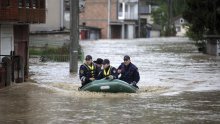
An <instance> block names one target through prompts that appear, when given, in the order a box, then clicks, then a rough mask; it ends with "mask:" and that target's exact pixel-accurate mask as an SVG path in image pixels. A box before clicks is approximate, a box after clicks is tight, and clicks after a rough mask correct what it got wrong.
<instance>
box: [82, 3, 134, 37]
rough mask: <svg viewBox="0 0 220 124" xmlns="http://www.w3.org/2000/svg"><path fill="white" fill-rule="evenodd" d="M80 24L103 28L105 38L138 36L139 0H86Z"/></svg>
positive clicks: (102, 34)
mask: <svg viewBox="0 0 220 124" xmlns="http://www.w3.org/2000/svg"><path fill="white" fill-rule="evenodd" d="M80 25H84V26H88V27H96V28H99V29H101V38H103V39H106V38H112V39H116V38H117V39H121V38H122V39H124V38H128V39H132V38H136V36H137V34H136V32H137V31H136V30H137V26H138V0H86V1H85V7H84V11H82V12H81V13H80ZM87 32H90V30H88V31H87Z"/></svg>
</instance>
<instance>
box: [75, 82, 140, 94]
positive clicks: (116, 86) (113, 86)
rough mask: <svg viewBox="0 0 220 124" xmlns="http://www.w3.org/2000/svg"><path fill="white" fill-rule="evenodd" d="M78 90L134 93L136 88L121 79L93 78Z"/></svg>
mask: <svg viewBox="0 0 220 124" xmlns="http://www.w3.org/2000/svg"><path fill="white" fill-rule="evenodd" d="M79 91H90V92H109V93H136V91H137V88H136V87H134V86H132V85H129V84H128V83H126V82H124V81H122V80H118V79H115V80H111V81H110V80H106V79H102V80H95V81H93V82H91V83H88V84H86V85H85V86H83V87H82V88H80V89H79Z"/></svg>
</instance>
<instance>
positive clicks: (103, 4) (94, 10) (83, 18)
mask: <svg viewBox="0 0 220 124" xmlns="http://www.w3.org/2000/svg"><path fill="white" fill-rule="evenodd" d="M110 13H111V19H110V20H111V21H117V0H111V12H110ZM83 23H85V25H86V26H91V27H98V28H101V38H107V33H108V32H107V30H108V0H86V3H85V9H84V12H82V13H80V25H82V24H83Z"/></svg>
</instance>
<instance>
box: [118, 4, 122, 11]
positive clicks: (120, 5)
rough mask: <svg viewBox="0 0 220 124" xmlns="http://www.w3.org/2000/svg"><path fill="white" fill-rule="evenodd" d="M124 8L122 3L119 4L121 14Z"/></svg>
mask: <svg viewBox="0 0 220 124" xmlns="http://www.w3.org/2000/svg"><path fill="white" fill-rule="evenodd" d="M122 8H123V4H122V3H119V9H118V11H119V12H122Z"/></svg>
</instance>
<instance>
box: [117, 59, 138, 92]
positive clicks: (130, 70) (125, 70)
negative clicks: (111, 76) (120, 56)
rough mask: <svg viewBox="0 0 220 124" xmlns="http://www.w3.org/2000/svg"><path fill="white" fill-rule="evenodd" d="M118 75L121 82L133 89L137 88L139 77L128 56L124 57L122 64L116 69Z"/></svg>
mask: <svg viewBox="0 0 220 124" xmlns="http://www.w3.org/2000/svg"><path fill="white" fill-rule="evenodd" d="M117 70H118V74H121V76H120V77H119V79H120V80H123V81H125V82H127V83H129V84H131V85H133V86H134V87H136V88H138V86H137V83H138V81H139V80H140V75H139V72H138V68H137V67H136V66H135V65H134V64H132V63H131V60H130V57H129V56H128V55H126V56H124V62H123V63H121V65H120V66H119V67H118V69H117Z"/></svg>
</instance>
